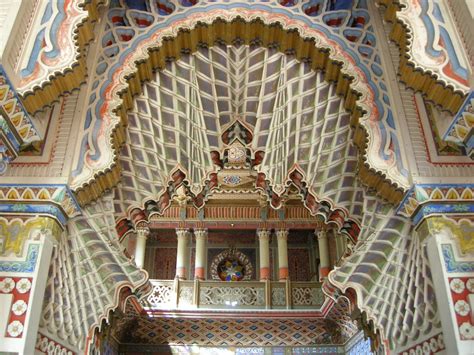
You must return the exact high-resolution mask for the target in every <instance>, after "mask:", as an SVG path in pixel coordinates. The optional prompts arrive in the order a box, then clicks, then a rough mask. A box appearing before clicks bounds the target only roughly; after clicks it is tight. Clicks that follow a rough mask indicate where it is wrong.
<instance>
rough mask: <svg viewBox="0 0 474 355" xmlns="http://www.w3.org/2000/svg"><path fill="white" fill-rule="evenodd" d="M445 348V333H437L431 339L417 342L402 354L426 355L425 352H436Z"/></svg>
mask: <svg viewBox="0 0 474 355" xmlns="http://www.w3.org/2000/svg"><path fill="white" fill-rule="evenodd" d="M443 349H444V339H443V334H441V333H440V334H437V335H435V336H433V337H431V338H430V339H427V340H425V341H423V343H420V344H417V345H415V346H413V347H411V348H409V349H407V350H405V351H404V352H403V353H401V354H402V355H418V354H420V355H424V354H434V353H436V352H440V351H442V350H443Z"/></svg>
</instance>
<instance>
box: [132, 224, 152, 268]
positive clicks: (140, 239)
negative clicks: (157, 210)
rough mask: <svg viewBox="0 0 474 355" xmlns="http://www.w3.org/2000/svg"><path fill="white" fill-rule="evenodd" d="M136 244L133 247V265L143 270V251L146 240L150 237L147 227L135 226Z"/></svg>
mask: <svg viewBox="0 0 474 355" xmlns="http://www.w3.org/2000/svg"><path fill="white" fill-rule="evenodd" d="M136 232H137V244H136V246H135V264H136V265H137V266H138V267H139V268H140V269H143V265H144V264H145V251H146V240H147V239H148V236H149V235H150V229H149V228H148V226H137V227H136Z"/></svg>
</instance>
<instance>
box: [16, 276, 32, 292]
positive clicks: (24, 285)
mask: <svg viewBox="0 0 474 355" xmlns="http://www.w3.org/2000/svg"><path fill="white" fill-rule="evenodd" d="M16 289H17V290H18V292H20V293H26V292H28V291H29V290H30V289H31V281H30V280H28V279H21V280H20V281H18V282H17V284H16Z"/></svg>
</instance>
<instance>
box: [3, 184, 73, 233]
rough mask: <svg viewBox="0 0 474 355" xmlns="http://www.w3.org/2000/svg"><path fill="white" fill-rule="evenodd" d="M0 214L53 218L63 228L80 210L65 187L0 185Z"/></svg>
mask: <svg viewBox="0 0 474 355" xmlns="http://www.w3.org/2000/svg"><path fill="white" fill-rule="evenodd" d="M0 212H2V213H5V214H18V215H25V214H41V215H48V216H51V217H53V218H55V219H56V220H57V221H58V222H59V223H60V224H61V225H62V226H63V227H64V226H65V225H66V223H67V220H68V219H69V218H72V217H75V216H78V215H80V214H81V213H82V212H81V209H80V207H79V204H78V203H77V201H76V199H75V197H74V195H73V193H72V192H71V190H70V189H69V188H68V187H67V186H66V185H33V184H31V185H14V184H2V185H0Z"/></svg>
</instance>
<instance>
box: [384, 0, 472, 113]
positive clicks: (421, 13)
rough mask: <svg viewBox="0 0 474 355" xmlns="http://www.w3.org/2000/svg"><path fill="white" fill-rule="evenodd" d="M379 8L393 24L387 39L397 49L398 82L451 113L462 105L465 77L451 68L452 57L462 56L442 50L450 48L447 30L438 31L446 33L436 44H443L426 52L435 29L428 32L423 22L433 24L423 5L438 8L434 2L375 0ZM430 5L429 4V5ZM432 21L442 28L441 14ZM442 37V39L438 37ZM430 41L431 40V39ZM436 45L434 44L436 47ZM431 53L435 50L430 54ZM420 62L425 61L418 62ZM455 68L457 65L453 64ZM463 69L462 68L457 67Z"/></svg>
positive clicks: (436, 2) (464, 93)
mask: <svg viewBox="0 0 474 355" xmlns="http://www.w3.org/2000/svg"><path fill="white" fill-rule="evenodd" d="M377 2H378V3H379V4H380V5H383V6H385V7H386V11H385V16H384V17H385V20H386V21H389V22H392V23H393V28H392V32H391V34H390V38H391V39H392V40H393V41H394V42H395V43H397V45H398V46H399V48H400V67H399V75H400V80H401V81H402V82H404V83H405V84H406V85H408V86H409V87H410V88H412V89H414V90H416V91H420V92H422V93H423V94H424V95H425V96H426V97H427V98H428V100H430V101H433V102H434V103H436V104H437V105H440V106H441V107H442V108H443V109H445V110H448V111H450V112H451V113H453V114H455V113H457V112H458V110H459V108H460V106H461V105H462V103H463V101H464V99H465V97H466V94H467V93H468V91H469V84H468V82H467V80H468V78H467V77H465V76H466V75H459V74H457V73H456V69H455V68H453V67H454V64H453V61H455V58H453V56H456V60H458V58H457V56H458V55H462V54H461V53H457V52H456V49H454V48H449V49H446V48H445V45H447V44H448V43H446V42H449V45H450V46H451V47H454V46H453V43H452V39H451V38H449V32H448V30H447V29H446V28H445V27H443V26H441V25H440V27H442V30H440V31H439V32H443V33H446V34H447V36H448V38H445V37H443V35H442V34H441V35H440V39H439V40H440V41H442V42H443V43H444V44H443V46H442V49H441V50H440V51H437V53H432V54H430V53H428V50H429V48H431V47H432V45H434V44H433V43H428V41H429V40H430V38H431V37H433V38H434V37H435V34H434V33H431V32H433V31H434V30H435V29H432V30H430V29H428V28H427V25H426V24H425V23H426V22H429V23H430V24H431V26H433V27H436V26H438V24H433V23H432V22H433V21H434V19H433V16H434V15H433V14H428V9H426V8H425V7H427V6H434V7H437V8H438V9H439V4H438V1H433V2H425V4H422V3H421V2H420V1H419V0H414V1H411V2H409V1H408V0H377ZM430 4H431V5H430ZM438 16H441V18H440V19H436V21H438V22H440V24H441V23H442V24H444V25H446V23H445V22H444V21H445V20H444V19H443V17H442V16H443V15H442V14H438ZM441 37H442V38H441ZM433 41H434V39H433ZM436 45H437V44H436ZM433 52H435V51H433ZM422 59H425V61H424V62H422ZM457 65H459V64H457ZM460 69H464V68H460Z"/></svg>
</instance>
